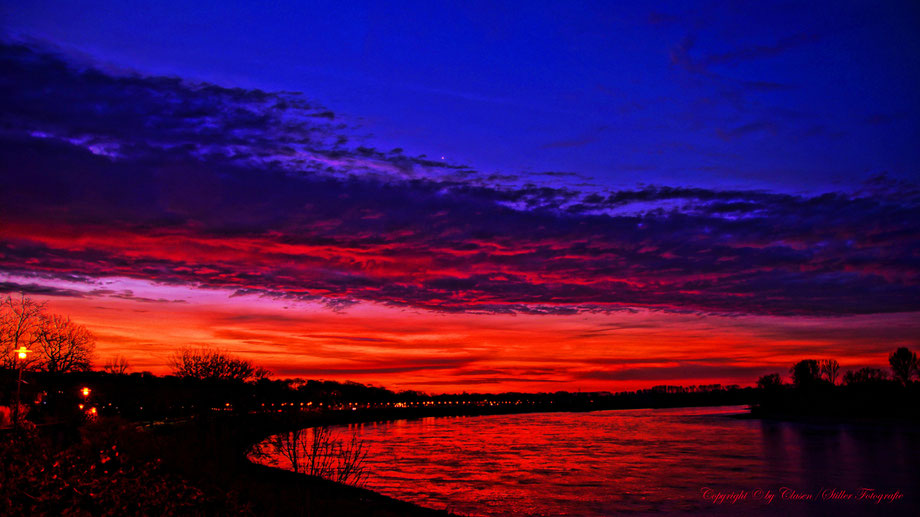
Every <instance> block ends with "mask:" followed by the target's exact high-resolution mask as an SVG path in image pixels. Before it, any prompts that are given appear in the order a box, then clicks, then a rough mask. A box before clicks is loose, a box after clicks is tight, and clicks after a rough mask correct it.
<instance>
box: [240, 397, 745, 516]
mask: <svg viewBox="0 0 920 517" xmlns="http://www.w3.org/2000/svg"><path fill="white" fill-rule="evenodd" d="M729 405H730V406H736V405H737V404H729ZM672 407H722V405H703V406H699V405H693V406H669V407H640V408H633V407H630V408H590V409H588V408H551V407H542V406H541V407H530V408H507V407H505V408H499V407H494V408H493V407H470V408H419V409H408V410H407V409H399V410H393V409H384V410H366V411H371V412H372V414H368V413H363V414H361V413H357V412H351V411H347V410H335V411H334V412H330V413H326V414H307V415H301V418H296V417H295V418H294V419H293V420H292V419H285V418H284V416H285V415H284V414H282V415H281V417H282V418H281V419H280V420H279V419H277V418H276V419H271V418H269V419H268V420H267V421H266V422H264V423H267V424H268V425H266V426H265V427H262V428H261V429H260V430H259V431H258V432H257V433H256V434H254V435H253V437H254V438H255V439H254V440H252V441H251V443H249V444H248V445H247V446H245V447H243V448H242V449H237V450H236V451H235V452H234V454H237V455H239V456H241V459H242V460H243V461H244V462H245V463H248V467H244V469H245V470H248V471H249V472H250V473H251V474H254V475H257V476H258V477H259V478H260V480H270V481H269V483H279V484H280V485H281V486H277V487H276V489H278V490H279V491H282V492H283V491H284V490H283V488H284V485H286V486H287V488H288V489H293V488H301V489H302V488H303V486H304V485H306V484H312V485H314V486H316V487H319V486H322V487H323V488H324V489H326V490H334V491H336V495H340V496H341V495H351V496H353V497H357V498H358V499H357V502H358V504H360V505H382V507H377V506H370V507H365V508H364V511H365V512H366V513H363V514H361V515H390V513H388V512H389V511H390V509H391V508H392V509H396V508H397V507H398V509H399V511H400V512H402V513H397V514H395V515H407V516H415V515H418V516H432V517H434V516H441V517H455V514H453V513H450V512H449V511H448V510H446V509H445V510H439V509H434V508H429V507H425V506H421V505H419V504H417V503H413V502H411V501H405V500H402V499H397V498H394V497H391V496H388V495H385V494H381V493H379V492H375V491H373V490H371V489H368V488H363V487H355V486H350V485H344V484H341V483H337V482H334V481H330V480H327V479H323V478H317V477H313V476H309V475H307V474H301V473H297V472H294V471H291V470H288V469H285V468H283V467H275V466H269V465H263V464H260V463H256V462H253V461H252V460H250V459H249V452H250V451H251V450H252V448H253V447H254V446H255V445H256V444H258V443H260V442H262V441H264V440H266V439H268V438H269V437H271V436H274V435H276V434H280V433H283V432H287V431H290V430H294V429H295V428H299V429H307V428H311V427H318V426H324V425H328V426H332V425H350V424H364V423H373V422H378V423H383V422H395V421H399V420H418V419H422V418H450V417H476V416H499V415H515V414H535V413H589V412H596V411H630V410H640V409H670V408H672ZM451 409H453V411H451ZM457 410H460V411H457ZM407 411H408V412H409V414H406V412H407ZM247 416H255V415H247ZM259 416H271V417H276V415H271V414H269V415H259ZM734 416H738V417H743V415H734ZM333 487H334V488H333ZM279 495H283V494H279ZM288 496H294V497H295V498H296V497H297V494H296V493H294V494H292V493H290V492H289V493H288ZM313 502H314V503H315V502H316V501H313ZM380 512H383V513H380ZM311 515H325V514H324V513H318V514H311ZM329 515H348V514H345V513H342V511H341V508H336V509H335V512H333V513H330V514H329Z"/></svg>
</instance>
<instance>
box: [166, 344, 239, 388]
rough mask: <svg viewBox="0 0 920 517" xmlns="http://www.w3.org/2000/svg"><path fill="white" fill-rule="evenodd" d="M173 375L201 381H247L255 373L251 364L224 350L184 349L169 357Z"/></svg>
mask: <svg viewBox="0 0 920 517" xmlns="http://www.w3.org/2000/svg"><path fill="white" fill-rule="evenodd" d="M170 363H172V369H173V374H174V375H176V376H178V377H192V378H195V379H202V380H206V379H207V380H229V381H247V380H250V379H252V378H253V377H254V375H255V373H256V371H255V369H254V368H253V366H252V363H251V362H249V361H246V360H243V359H240V358H238V357H236V356H234V355H232V354H230V353H229V352H226V351H224V350H216V349H213V348H207V347H202V348H191V347H186V348H182V349H180V350H178V351H177V352H176V353H174V354H173V355H172V357H170Z"/></svg>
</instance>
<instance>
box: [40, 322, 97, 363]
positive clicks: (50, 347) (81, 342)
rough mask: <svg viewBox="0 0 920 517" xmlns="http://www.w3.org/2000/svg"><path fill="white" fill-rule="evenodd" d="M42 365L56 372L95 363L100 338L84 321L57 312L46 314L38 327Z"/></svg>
mask: <svg viewBox="0 0 920 517" xmlns="http://www.w3.org/2000/svg"><path fill="white" fill-rule="evenodd" d="M37 334H38V343H37V344H38V351H37V352H38V353H37V354H35V355H37V356H38V359H39V361H40V365H39V367H40V368H41V369H43V370H45V371H48V372H53V373H63V372H83V371H87V370H89V368H90V365H91V364H92V358H93V352H94V351H95V349H96V338H95V337H94V336H93V334H92V333H91V332H90V331H89V330H87V329H86V327H84V326H83V325H79V324H77V323H74V322H73V321H71V320H70V318H67V317H64V316H59V315H57V314H54V315H51V316H44V317H43V318H41V323H40V325H39V327H38V331H37Z"/></svg>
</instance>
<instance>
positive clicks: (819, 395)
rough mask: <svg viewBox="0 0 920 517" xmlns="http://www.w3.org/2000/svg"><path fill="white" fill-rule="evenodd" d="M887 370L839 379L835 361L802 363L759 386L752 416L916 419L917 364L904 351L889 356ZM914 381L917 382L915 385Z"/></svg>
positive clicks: (763, 380)
mask: <svg viewBox="0 0 920 517" xmlns="http://www.w3.org/2000/svg"><path fill="white" fill-rule="evenodd" d="M888 364H889V370H884V369H881V368H873V367H864V368H860V369H858V370H848V371H846V372H845V373H844V374H843V375H840V364H839V363H838V362H837V361H836V360H834V359H823V360H817V359H804V360H801V361H799V362H797V363H795V364H794V365H792V367H791V368H790V369H789V374H790V380H791V383H788V384H787V383H784V382H783V378H782V376H781V375H780V374H779V373H772V374H770V375H764V376H763V377H761V378H760V379H758V380H757V387H758V389H759V392H760V398H759V401H758V403H757V404H756V405H755V406H754V407H753V408H752V412H753V413H754V414H756V415H760V416H778V417H785V416H791V417H834V418H839V417H843V418H847V417H852V418H879V417H882V418H908V419H917V418H920V404H918V402H920V382H918V380H920V360H918V358H917V354H916V353H914V352H912V351H910V350H909V349H907V348H905V347H901V348H898V349H897V350H895V351H894V352H892V353H891V354H890V355H889V356H888ZM915 379H918V380H915Z"/></svg>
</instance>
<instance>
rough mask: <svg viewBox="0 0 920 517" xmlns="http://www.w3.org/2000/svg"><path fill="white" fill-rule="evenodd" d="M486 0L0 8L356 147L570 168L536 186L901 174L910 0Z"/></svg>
mask: <svg viewBox="0 0 920 517" xmlns="http://www.w3.org/2000/svg"><path fill="white" fill-rule="evenodd" d="M435 4H437V5H435ZM496 4H498V3H496V2H469V3H468V2H464V3H463V5H462V6H461V5H446V4H444V5H442V4H441V3H437V2H397V3H387V4H384V3H380V2H348V3H343V2H303V3H301V2H290V3H285V2H273V3H265V2H251V3H246V2H193V3H189V2H170V1H160V2H150V3H144V2H82V1H74V2H63V3H62V2H42V1H36V2H28V3H19V4H15V5H14V4H7V5H6V6H5V7H4V12H3V19H4V20H5V21H4V26H5V31H6V33H7V35H8V36H12V37H15V38H26V39H33V40H37V41H39V42H43V43H47V44H49V45H52V46H57V47H59V48H61V49H63V50H65V51H66V52H70V53H74V54H82V55H83V57H84V58H85V59H87V60H89V61H91V62H93V63H95V64H97V65H98V64H104V65H108V66H113V67H118V68H125V69H130V70H136V71H139V72H141V73H147V74H166V75H177V76H180V77H183V78H187V79H189V78H191V79H199V80H206V81H211V82H216V83H218V84H222V85H230V86H234V85H236V86H242V87H258V88H263V89H267V90H294V91H301V92H303V93H304V95H306V96H307V97H308V98H310V99H313V100H315V101H317V102H320V103H322V104H324V105H325V106H326V107H328V108H329V109H330V110H332V111H333V112H335V113H336V114H337V115H340V116H341V120H344V121H346V122H347V123H349V124H350V125H352V126H355V127H356V130H355V134H356V135H359V136H362V137H363V140H362V141H363V142H364V143H365V145H367V146H372V147H376V148H379V149H382V150H388V149H392V148H396V147H398V148H402V149H405V150H406V152H407V153H408V154H411V155H419V154H425V155H427V156H428V157H429V158H434V159H438V160H440V159H441V157H442V156H443V157H444V159H445V161H448V162H451V163H457V164H466V165H469V166H471V167H473V168H475V169H477V170H479V171H483V172H498V173H505V174H528V173H529V174H533V173H540V172H571V173H577V174H579V175H580V176H579V177H575V176H571V177H561V176H552V177H542V178H541V177H540V176H532V177H530V179H533V180H534V181H537V182H543V183H550V182H551V183H553V184H562V183H564V184H578V183H581V182H589V183H598V184H601V185H604V186H608V187H617V188H623V187H634V186H636V185H637V184H639V183H643V184H653V185H671V186H690V185H693V186H705V187H730V188H757V189H768V190H779V191H785V192H800V191H805V192H814V191H828V190H852V189H854V188H858V186H859V185H860V184H861V182H863V181H864V180H866V179H867V178H868V177H870V176H872V175H876V174H880V173H887V174H888V175H889V176H891V177H894V178H903V179H916V178H917V175H918V173H917V170H918V162H920V151H918V149H920V146H917V145H916V144H915V143H916V142H918V141H920V131H918V119H920V117H918V115H920V90H918V88H917V87H916V85H917V84H920V63H918V56H920V52H918V51H920V30H918V28H920V22H918V20H920V13H918V7H917V6H916V4H915V3H914V2H883V3H881V4H882V5H878V4H879V3H877V2H836V1H835V2H801V3H783V4H779V3H772V2H771V3H765V4H762V5H759V6H751V5H749V4H747V3H743V2H737V3H735V2H662V3H658V2H656V3H655V5H654V8H651V7H649V6H637V5H635V4H636V3H633V2H622V3H612V2H600V3H570V2H566V3H564V5H563V4H560V3H539V2H502V3H500V5H496Z"/></svg>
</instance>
